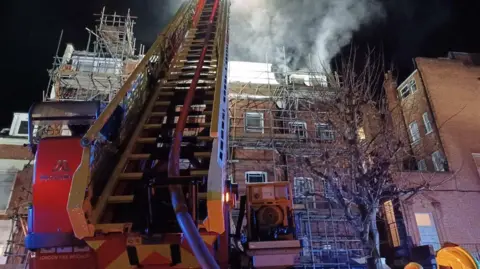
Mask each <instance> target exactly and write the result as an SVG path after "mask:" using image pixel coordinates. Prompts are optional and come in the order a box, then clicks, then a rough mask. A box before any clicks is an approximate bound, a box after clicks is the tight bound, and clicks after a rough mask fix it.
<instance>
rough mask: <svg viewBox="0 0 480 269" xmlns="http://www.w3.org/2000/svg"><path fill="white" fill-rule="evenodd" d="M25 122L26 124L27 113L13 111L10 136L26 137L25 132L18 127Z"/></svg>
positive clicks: (22, 125) (26, 133) (23, 125)
mask: <svg viewBox="0 0 480 269" xmlns="http://www.w3.org/2000/svg"><path fill="white" fill-rule="evenodd" d="M25 124H27V126H28V113H13V121H12V125H11V126H10V133H9V135H10V136H23V137H28V129H27V132H25V130H22V129H21V128H20V127H25Z"/></svg>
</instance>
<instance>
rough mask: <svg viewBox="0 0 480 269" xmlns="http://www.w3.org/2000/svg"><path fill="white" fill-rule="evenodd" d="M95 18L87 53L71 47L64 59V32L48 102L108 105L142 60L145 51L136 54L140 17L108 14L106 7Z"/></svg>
mask: <svg viewBox="0 0 480 269" xmlns="http://www.w3.org/2000/svg"><path fill="white" fill-rule="evenodd" d="M94 16H95V17H96V18H97V19H96V26H95V29H94V30H90V29H88V28H85V29H86V30H87V32H88V41H87V45H86V48H85V49H84V50H76V49H75V48H74V46H73V45H72V44H67V45H66V48H65V51H64V53H63V55H61V56H60V55H59V48H60V44H61V42H62V36H63V31H62V34H61V35H60V40H59V44H58V47H57V53H56V56H55V57H54V61H53V67H52V69H50V70H49V75H50V81H49V84H48V87H47V91H46V93H45V94H44V100H47V101H50V100H56V101H66V100H74V101H85V100H87V101H91V100H99V101H101V102H102V103H104V104H107V103H108V102H110V101H111V100H112V98H113V97H114V96H115V94H116V92H117V91H118V90H119V89H120V87H121V86H122V85H123V83H124V82H125V80H126V79H127V78H128V76H129V75H130V73H131V72H133V70H134V69H135V67H136V66H137V64H138V63H139V61H140V60H141V58H142V56H143V54H144V50H145V47H144V46H142V45H140V46H139V50H138V53H137V54H136V53H135V45H136V40H135V37H134V32H133V27H134V25H135V19H136V17H134V16H131V15H130V10H128V12H127V14H126V15H124V16H123V15H118V14H117V13H114V14H107V13H106V12H105V7H104V8H103V9H102V12H101V13H100V14H94Z"/></svg>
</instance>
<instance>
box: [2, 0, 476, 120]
mask: <svg viewBox="0 0 480 269" xmlns="http://www.w3.org/2000/svg"><path fill="white" fill-rule="evenodd" d="M176 1H179V0H96V1H94V0H82V1H65V0H62V1H60V0H43V1H39V0H24V1H2V4H1V5H2V6H1V7H0V10H1V13H3V14H2V16H1V20H2V24H1V25H2V27H4V29H3V31H2V32H3V33H2V42H1V51H2V54H3V55H2V63H1V78H2V97H1V98H0V126H2V127H7V126H8V125H9V124H10V121H11V119H12V113H13V112H23V111H27V110H28V108H29V106H30V105H31V104H32V102H35V101H39V100H40V99H41V96H42V91H44V90H45V89H46V86H47V83H48V75H47V72H46V70H47V69H48V68H50V67H51V63H52V57H53V55H54V54H55V50H56V47H57V42H58V37H59V34H60V31H61V30H62V29H63V30H64V42H72V43H74V44H75V45H76V47H81V46H82V45H84V44H85V43H86V40H87V33H86V31H85V30H84V29H85V27H86V26H91V25H92V22H93V16H92V14H93V13H99V12H100V10H101V8H102V6H104V5H106V6H107V9H108V10H109V11H112V10H115V11H117V12H119V13H122V12H125V11H126V9H127V8H128V7H130V8H131V9H132V14H133V15H137V16H139V19H138V24H137V27H136V28H135V31H136V36H137V38H138V39H139V41H140V42H142V43H144V44H147V45H148V44H149V43H150V42H152V41H153V40H154V38H155V35H156V34H157V33H158V32H160V31H161V28H162V26H164V25H165V23H166V22H167V21H168V20H169V17H170V16H171V15H169V14H170V11H169V7H168V6H169V5H172V3H174V2H176ZM292 1H295V0H292ZM381 1H382V2H383V3H384V6H385V8H386V11H387V16H386V19H385V20H383V21H382V22H379V23H376V24H375V25H373V26H369V27H368V28H366V27H364V29H362V30H361V31H360V32H359V33H357V34H355V36H354V44H355V45H356V46H362V45H364V44H369V45H371V46H375V47H379V46H381V47H382V48H383V50H384V51H385V56H386V59H387V60H388V61H390V62H393V64H394V65H395V66H396V68H397V70H399V71H400V75H401V76H405V75H408V73H409V72H410V71H411V70H412V68H413V66H412V58H413V57H417V56H427V57H441V56H445V55H446V53H447V52H448V51H449V50H455V51H467V52H480V38H479V37H478V27H479V26H480V16H479V14H480V1H479V0H381ZM61 52H63V47H61Z"/></svg>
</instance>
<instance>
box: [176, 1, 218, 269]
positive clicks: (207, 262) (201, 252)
mask: <svg viewBox="0 0 480 269" xmlns="http://www.w3.org/2000/svg"><path fill="white" fill-rule="evenodd" d="M218 5H219V0H215V4H214V6H213V10H212V14H211V15H210V18H209V21H208V26H207V32H206V36H205V43H204V44H203V49H202V53H201V54H200V58H199V60H198V64H197V68H196V70H195V74H194V76H193V79H192V83H191V84H190V88H189V89H188V92H187V96H186V98H185V101H184V103H183V107H182V110H181V112H180V116H179V118H178V122H177V124H176V126H175V131H174V135H173V144H172V147H171V149H170V156H169V164H168V175H169V177H178V176H179V175H180V150H181V143H182V139H183V131H184V129H185V125H186V122H187V117H188V113H189V109H190V106H191V104H192V101H193V98H194V96H195V89H196V88H197V84H198V80H199V79H200V73H201V71H202V67H203V63H204V61H205V55H206V53H207V47H208V40H209V39H210V37H211V35H212V29H213V20H214V18H215V13H216V12H217V9H218ZM168 189H169V191H170V196H171V200H172V205H173V209H174V210H175V214H176V218H177V222H178V224H179V226H180V228H181V229H182V232H183V234H184V236H185V238H186V239H187V242H188V244H189V245H190V248H191V249H192V251H193V254H194V255H195V257H196V258H197V260H198V263H199V264H200V266H202V268H205V269H217V268H218V269H220V267H219V266H218V264H217V262H216V261H215V258H214V257H213V256H212V254H211V253H210V251H209V250H208V248H207V246H206V245H205V242H204V241H203V239H202V237H201V236H200V233H199V232H198V229H197V227H196V226H195V223H194V221H193V219H192V216H190V214H189V213H188V207H187V203H186V201H185V196H184V194H183V188H182V186H181V185H169V187H168Z"/></svg>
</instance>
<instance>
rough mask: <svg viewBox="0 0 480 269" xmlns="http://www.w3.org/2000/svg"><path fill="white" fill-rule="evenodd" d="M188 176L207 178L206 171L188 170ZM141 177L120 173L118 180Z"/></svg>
mask: <svg viewBox="0 0 480 269" xmlns="http://www.w3.org/2000/svg"><path fill="white" fill-rule="evenodd" d="M190 176H208V170H190ZM142 177H143V173H141V172H137V173H122V174H120V177H119V179H129V180H140V179H142Z"/></svg>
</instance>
